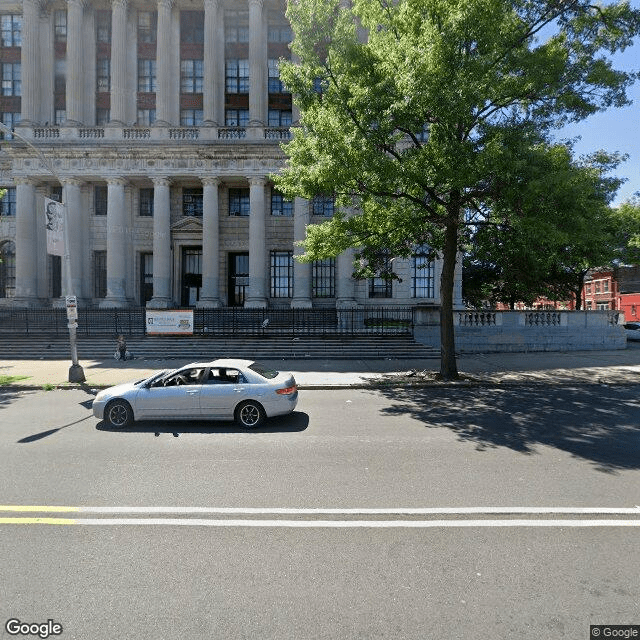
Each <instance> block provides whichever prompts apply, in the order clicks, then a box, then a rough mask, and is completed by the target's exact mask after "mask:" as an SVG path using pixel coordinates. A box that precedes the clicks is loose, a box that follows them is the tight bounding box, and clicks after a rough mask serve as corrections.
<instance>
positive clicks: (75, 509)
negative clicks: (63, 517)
mask: <svg viewBox="0 0 640 640" xmlns="http://www.w3.org/2000/svg"><path fill="white" fill-rule="evenodd" d="M0 511H47V512H53V513H69V512H78V511H80V507H49V506H32V505H11V504H7V505H4V504H0Z"/></svg>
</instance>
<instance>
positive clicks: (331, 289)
mask: <svg viewBox="0 0 640 640" xmlns="http://www.w3.org/2000/svg"><path fill="white" fill-rule="evenodd" d="M335 281H336V260H335V258H327V259H325V260H315V261H314V262H313V263H312V265H311V295H312V296H313V297H314V298H333V297H335V295H336V288H335V287H336V285H335Z"/></svg>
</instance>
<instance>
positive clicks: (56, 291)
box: [49, 256, 62, 298]
mask: <svg viewBox="0 0 640 640" xmlns="http://www.w3.org/2000/svg"><path fill="white" fill-rule="evenodd" d="M49 295H50V297H52V298H60V297H61V296H62V256H49Z"/></svg>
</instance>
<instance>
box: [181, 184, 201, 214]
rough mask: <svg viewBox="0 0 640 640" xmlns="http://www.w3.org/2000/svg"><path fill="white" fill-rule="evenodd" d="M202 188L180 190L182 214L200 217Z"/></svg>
mask: <svg viewBox="0 0 640 640" xmlns="http://www.w3.org/2000/svg"><path fill="white" fill-rule="evenodd" d="M202 198H203V196H202V189H183V190H182V215H183V216H195V217H197V218H202Z"/></svg>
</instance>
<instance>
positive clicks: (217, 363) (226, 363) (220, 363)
mask: <svg viewBox="0 0 640 640" xmlns="http://www.w3.org/2000/svg"><path fill="white" fill-rule="evenodd" d="M254 362H255V360H242V359H241V358H218V359H217V360H211V361H210V362H192V363H191V364H187V365H185V366H186V367H236V368H239V367H244V368H245V369H246V368H247V367H249V366H251V365H252V364H253V363H254ZM183 368H184V367H181V369H183Z"/></svg>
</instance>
